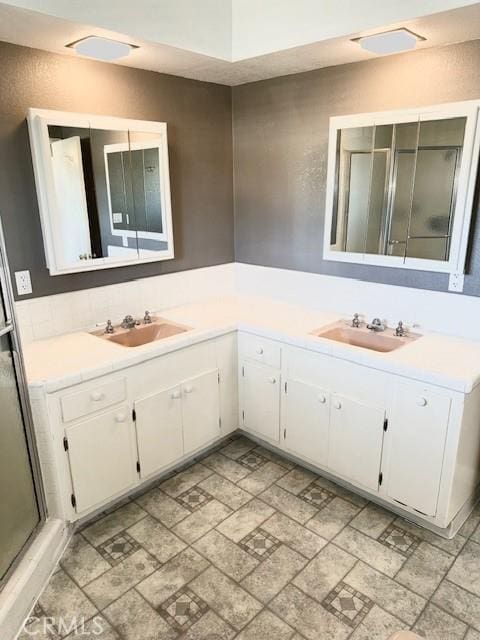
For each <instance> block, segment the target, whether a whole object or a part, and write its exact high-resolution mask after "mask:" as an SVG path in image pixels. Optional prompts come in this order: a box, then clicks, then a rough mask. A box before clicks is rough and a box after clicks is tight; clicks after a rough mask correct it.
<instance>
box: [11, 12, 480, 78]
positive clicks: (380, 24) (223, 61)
mask: <svg viewBox="0 0 480 640" xmlns="http://www.w3.org/2000/svg"><path fill="white" fill-rule="evenodd" d="M292 8H293V9H294V10H292ZM398 26H403V27H407V28H408V29H410V30H412V31H414V32H416V33H419V34H420V35H422V36H423V37H424V38H425V40H424V41H423V42H420V43H419V44H418V48H428V47H435V46H442V45H446V44H451V43H455V42H464V41H467V40H475V39H480V2H466V1H465V0H463V1H457V0H382V1H381V2H380V1H379V0H362V2H351V1H350V0H296V2H294V3H292V2H291V0H262V2H258V0H232V1H230V0H229V1H227V0H135V2H132V1H131V0H101V1H100V2H99V1H98V0H69V1H68V2H65V1H64V0H7V1H4V2H0V40H3V41H6V42H12V43H15V44H20V45H24V46H29V47H34V48H38V49H44V50H47V51H53V52H56V53H62V54H65V55H76V54H75V52H74V51H72V50H71V49H67V48H66V47H65V45H66V44H68V43H70V42H73V41H76V40H78V39H80V38H82V37H84V36H87V35H92V34H95V35H103V36H107V37H110V38H114V39H119V40H123V41H127V42H129V43H131V44H136V45H138V46H139V48H138V49H135V50H134V51H132V53H131V54H130V55H129V56H128V57H127V58H125V59H123V60H118V61H116V64H121V65H126V66H131V67H137V68H141V69H149V70H153V71H158V72H162V73H169V74H174V75H179V76H184V77H187V78H194V79H198V80H206V81H210V82H217V83H220V84H226V85H239V84H244V83H246V82H252V81H256V80H263V79H266V78H272V77H276V76H281V75H286V74H290V73H296V72H301V71H308V70H311V69H318V68H321V67H328V66H333V65H338V64H343V63H347V62H356V61H360V60H366V59H369V58H371V57H374V56H373V54H370V53H368V52H366V51H364V50H363V49H361V48H360V47H359V46H358V44H356V43H354V42H351V38H354V37H357V36H359V35H368V34H370V33H376V32H378V31H382V30H387V29H391V28H395V27H398ZM106 64H107V63H106Z"/></svg>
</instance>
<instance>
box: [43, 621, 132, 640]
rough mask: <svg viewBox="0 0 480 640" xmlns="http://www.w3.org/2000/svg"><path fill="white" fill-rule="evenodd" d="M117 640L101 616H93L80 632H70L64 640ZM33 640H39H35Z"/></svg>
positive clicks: (116, 635) (116, 636) (111, 628)
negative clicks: (80, 639)
mask: <svg viewBox="0 0 480 640" xmlns="http://www.w3.org/2000/svg"><path fill="white" fill-rule="evenodd" d="M79 638H82V639H83V640H119V639H120V636H119V635H118V633H117V632H116V631H115V629H114V628H113V627H112V625H111V624H110V623H109V622H108V620H106V619H105V618H104V617H103V616H99V615H97V616H94V617H93V618H91V620H88V622H86V624H85V625H83V626H82V629H81V633H80V630H77V631H72V633H70V634H69V635H68V636H67V637H66V640H78V639H79ZM35 640H39V639H38V638H36V639H35Z"/></svg>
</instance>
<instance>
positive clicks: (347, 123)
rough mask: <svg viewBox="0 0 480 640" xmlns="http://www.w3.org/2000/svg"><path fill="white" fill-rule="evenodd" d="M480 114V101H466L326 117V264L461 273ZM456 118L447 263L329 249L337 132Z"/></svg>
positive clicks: (479, 147)
mask: <svg viewBox="0 0 480 640" xmlns="http://www.w3.org/2000/svg"><path fill="white" fill-rule="evenodd" d="M479 110H480V100H468V101H465V102H452V103H447V104H440V105H435V106H431V107H421V108H417V109H403V110H400V111H381V112H376V113H362V114H356V115H348V116H335V117H332V118H330V129H329V139H328V169H327V189H326V204H325V226H324V240H323V258H324V260H331V261H334V262H350V263H355V264H369V265H376V266H382V267H396V268H402V269H416V270H419V271H438V272H442V273H464V270H465V262H466V256H467V248H468V239H469V231H470V222H471V219H472V207H473V199H474V194H475V182H476V177H477V168H478V161H479V158H478V156H479V153H480V126H479ZM455 117H465V118H466V125H465V138H464V145H463V151H462V162H461V166H460V172H459V177H458V188H457V198H456V204H455V213H454V219H453V227H452V236H451V243H450V254H449V259H448V261H442V260H427V259H422V258H409V257H406V258H403V257H401V256H398V257H397V256H386V255H377V254H371V253H363V254H362V253H352V252H348V251H345V252H343V251H334V250H332V249H331V246H330V238H331V232H332V221H333V213H334V203H335V180H336V162H337V139H338V135H339V131H340V130H341V129H347V128H352V127H368V126H374V125H385V124H398V123H402V122H414V121H415V120H418V121H420V122H422V121H423V120H441V119H445V118H455Z"/></svg>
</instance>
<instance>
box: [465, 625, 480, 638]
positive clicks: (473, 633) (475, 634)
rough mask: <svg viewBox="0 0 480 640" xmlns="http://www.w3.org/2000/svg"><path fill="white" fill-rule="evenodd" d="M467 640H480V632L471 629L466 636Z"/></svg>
mask: <svg viewBox="0 0 480 640" xmlns="http://www.w3.org/2000/svg"><path fill="white" fill-rule="evenodd" d="M465 640H480V631H476V630H475V629H472V628H471V627H470V629H469V630H468V631H467V635H466V636H465Z"/></svg>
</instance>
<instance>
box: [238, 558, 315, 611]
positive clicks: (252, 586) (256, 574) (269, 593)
mask: <svg viewBox="0 0 480 640" xmlns="http://www.w3.org/2000/svg"><path fill="white" fill-rule="evenodd" d="M306 563H307V560H306V559H305V558H304V557H303V556H301V555H300V554H299V553H297V552H296V551H293V550H292V549H290V548H289V547H286V546H284V545H282V546H280V547H279V548H278V549H277V550H276V551H274V552H273V553H272V555H271V556H270V557H269V558H267V559H266V560H264V561H263V562H262V563H261V564H260V565H259V566H258V567H257V568H256V569H255V570H254V571H252V572H251V573H249V575H248V576H247V577H246V578H244V580H242V583H241V584H242V587H244V588H245V589H247V591H248V592H249V593H251V594H252V595H253V596H254V597H255V598H256V599H257V600H259V601H260V602H263V603H264V604H266V603H267V602H269V601H270V600H271V599H272V598H273V597H274V596H276V595H277V593H279V592H280V591H281V590H282V589H283V588H284V587H285V586H286V585H287V584H288V582H290V580H292V578H294V577H295V576H296V575H297V573H298V572H299V571H300V570H301V569H302V567H304V566H305V564H306Z"/></svg>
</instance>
